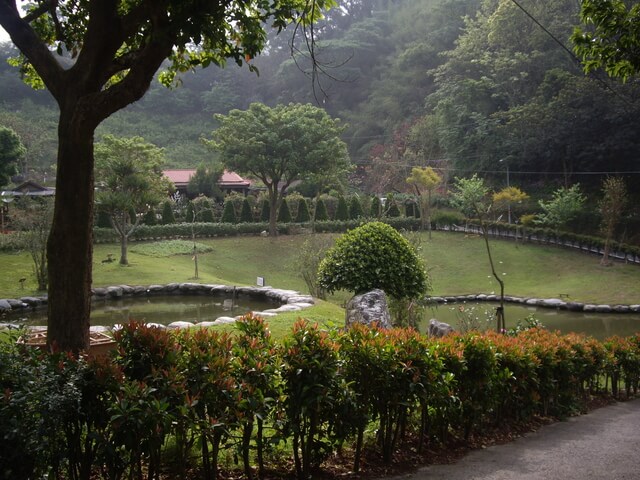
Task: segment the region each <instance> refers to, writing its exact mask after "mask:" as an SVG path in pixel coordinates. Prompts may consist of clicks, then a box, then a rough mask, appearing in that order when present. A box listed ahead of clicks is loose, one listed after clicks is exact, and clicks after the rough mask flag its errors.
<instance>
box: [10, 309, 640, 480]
mask: <svg viewBox="0 0 640 480" xmlns="http://www.w3.org/2000/svg"><path fill="white" fill-rule="evenodd" d="M115 342H116V348H115V350H114V353H113V356H112V357H111V358H103V359H86V358H84V357H82V358H80V359H76V358H74V357H72V356H69V355H66V354H62V353H58V354H56V353H54V354H47V353H42V352H39V351H37V350H34V349H29V348H25V347H24V346H20V345H16V344H15V343H14V342H5V343H4V344H2V345H0V382H2V385H3V388H4V395H3V397H2V398H0V448H2V451H3V455H2V456H1V457H0V471H2V472H5V474H9V477H10V478H16V479H20V478H40V477H44V476H48V478H74V479H89V478H110V479H121V478H143V472H144V476H145V477H146V478H160V472H172V473H171V474H170V476H171V475H173V477H172V478H184V477H180V475H181V474H184V473H185V471H186V470H187V469H188V471H189V472H192V473H193V475H192V476H191V477H193V478H196V477H197V478H207V479H214V478H216V475H218V472H219V469H221V468H225V469H233V470H236V473H235V474H234V475H235V476H239V475H242V472H243V471H244V476H245V478H253V476H254V475H256V474H257V475H260V474H262V473H264V472H266V471H267V470H269V471H273V470H274V469H276V468H280V471H282V469H283V468H284V469H285V470H287V472H285V473H284V474H285V475H286V474H291V473H292V472H291V471H290V470H294V471H295V475H296V477H297V478H299V479H308V478H310V476H311V475H312V473H314V472H316V471H317V469H319V468H322V465H323V461H324V460H325V459H328V458H332V459H333V460H332V462H335V459H336V457H339V456H341V455H342V456H346V457H345V459H344V461H345V462H346V463H347V464H349V467H347V468H349V469H351V470H352V471H355V472H357V471H359V469H360V462H359V460H360V458H361V457H362V456H363V455H364V454H363V451H364V450H366V451H367V457H368V458H371V457H370V455H377V456H378V457H379V458H380V461H382V462H384V463H389V464H391V463H392V462H393V461H394V458H397V455H398V453H399V452H400V451H402V452H403V457H402V458H403V461H410V460H408V458H407V455H416V457H417V456H419V455H421V454H424V453H425V449H426V446H427V445H428V444H430V443H431V444H432V445H438V444H439V445H447V444H448V443H449V442H458V443H459V442H460V440H461V439H462V438H464V439H467V440H470V439H471V438H473V437H476V438H477V436H482V435H485V434H490V433H491V432H492V431H493V429H494V428H495V427H496V425H501V426H507V425H510V426H513V427H515V426H517V425H522V424H523V423H526V422H529V421H531V420H533V419H536V418H539V417H556V418H562V417H566V416H568V415H572V414H575V413H578V412H581V411H584V409H585V406H586V404H587V402H588V401H589V400H590V399H593V398H594V397H596V396H614V397H616V398H629V397H631V396H633V395H636V394H637V391H638V383H639V379H640V335H635V336H632V337H628V338H611V339H608V340H606V341H604V342H599V341H597V340H594V339H592V338H590V337H586V336H583V335H560V334H558V333H557V332H550V331H547V330H544V329H538V328H533V329H530V330H526V331H523V332H520V333H518V334H515V335H514V336H507V335H499V334H496V333H493V332H489V333H486V334H479V333H474V332H471V333H466V334H452V335H449V336H447V337H444V338H438V339H434V338H427V337H425V336H423V335H420V334H419V333H417V332H415V331H411V330H408V329H390V330H380V329H377V328H371V329H370V328H367V327H364V326H361V325H357V326H354V327H353V328H351V329H349V330H346V331H344V330H341V329H334V330H329V331H327V330H322V329H321V328H320V327H318V325H317V324H311V323H309V322H307V321H304V320H300V321H298V322H296V324H295V325H294V326H293V329H292V332H291V334H290V335H289V336H287V337H286V338H285V339H284V340H283V341H282V342H280V343H276V342H274V341H273V339H272V338H271V336H270V334H269V331H268V327H267V324H266V323H265V321H264V320H263V319H261V318H259V317H256V316H253V315H247V316H245V317H243V318H241V319H240V320H239V321H238V322H237V323H236V330H235V331H234V332H233V333H232V332H219V331H215V330H211V329H183V330H174V331H168V330H161V329H157V328H153V327H147V326H144V325H141V324H136V323H131V324H127V325H125V326H124V327H123V328H122V329H121V330H118V331H117V332H116V333H115ZM285 440H286V442H285ZM276 443H277V444H279V445H280V448H279V449H274V448H273V446H274V444H276ZM278 451H279V452H280V453H279V454H278V453H274V452H278ZM287 451H288V453H286V452H287ZM222 452H234V454H233V455H230V454H229V455H227V454H222ZM411 452H413V453H411ZM283 456H284V458H293V460H294V461H293V464H290V463H289V464H288V465H289V466H288V467H286V466H285V467H282V465H283V463H282V459H283ZM232 457H235V458H236V459H237V463H234V462H233V461H231V462H227V463H225V462H224V460H223V459H224V458H227V459H230V458H232ZM367 465H369V463H367V464H365V467H364V468H365V469H366V468H367ZM9 477H7V478H9ZM165 478H166V477H165Z"/></svg>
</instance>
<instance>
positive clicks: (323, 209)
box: [313, 198, 329, 222]
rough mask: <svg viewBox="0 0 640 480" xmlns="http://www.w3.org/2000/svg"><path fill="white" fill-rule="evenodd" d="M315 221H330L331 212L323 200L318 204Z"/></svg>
mask: <svg viewBox="0 0 640 480" xmlns="http://www.w3.org/2000/svg"><path fill="white" fill-rule="evenodd" d="M313 219H314V221H316V222H324V221H326V220H329V212H327V206H326V205H325V203H324V200H322V199H321V198H319V199H318V201H317V202H316V209H315V212H314V215H313Z"/></svg>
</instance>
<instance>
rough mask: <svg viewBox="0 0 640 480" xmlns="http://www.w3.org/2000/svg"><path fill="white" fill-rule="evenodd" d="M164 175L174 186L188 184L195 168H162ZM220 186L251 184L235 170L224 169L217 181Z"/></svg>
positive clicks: (244, 185)
mask: <svg viewBox="0 0 640 480" xmlns="http://www.w3.org/2000/svg"><path fill="white" fill-rule="evenodd" d="M162 173H164V176H165V177H167V178H168V179H169V180H171V181H172V182H173V184H174V185H175V186H186V185H188V184H189V180H190V179H191V177H192V176H193V174H194V173H196V169H195V168H179V169H173V170H163V171H162ZM218 185H220V186H228V187H230V186H237V187H248V186H250V185H251V182H250V181H249V180H245V179H244V178H242V177H241V176H240V175H238V174H237V173H235V172H229V171H227V170H225V171H224V172H223V173H222V177H221V178H220V180H219V181H218Z"/></svg>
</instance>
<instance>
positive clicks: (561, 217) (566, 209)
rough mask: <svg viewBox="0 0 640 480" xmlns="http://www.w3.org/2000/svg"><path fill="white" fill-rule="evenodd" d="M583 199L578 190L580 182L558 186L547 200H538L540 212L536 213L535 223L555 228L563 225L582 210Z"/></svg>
mask: <svg viewBox="0 0 640 480" xmlns="http://www.w3.org/2000/svg"><path fill="white" fill-rule="evenodd" d="M585 200H586V199H585V197H584V195H582V193H581V192H580V184H578V183H576V184H575V185H572V186H571V187H569V188H566V187H560V188H559V189H558V190H556V191H555V192H553V198H552V199H551V200H549V201H548V202H545V201H544V200H540V201H538V205H540V208H542V213H540V214H539V215H538V218H537V219H536V223H537V224H539V225H544V226H546V227H551V228H554V229H556V230H558V229H560V228H562V227H565V226H566V225H567V224H568V223H569V222H570V221H571V220H573V219H574V218H575V217H576V215H577V214H578V213H579V212H580V210H582V206H583V205H584V202H585Z"/></svg>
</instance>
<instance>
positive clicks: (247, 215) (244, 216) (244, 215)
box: [240, 198, 254, 223]
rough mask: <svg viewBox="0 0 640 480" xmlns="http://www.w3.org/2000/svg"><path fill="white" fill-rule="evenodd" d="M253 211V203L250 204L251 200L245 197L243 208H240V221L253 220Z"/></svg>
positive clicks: (247, 221)
mask: <svg viewBox="0 0 640 480" xmlns="http://www.w3.org/2000/svg"><path fill="white" fill-rule="evenodd" d="M253 221H254V220H253V212H252V210H251V205H250V204H249V200H248V199H247V198H245V199H244V200H243V201H242V210H240V222H241V223H243V222H244V223H249V222H253Z"/></svg>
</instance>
